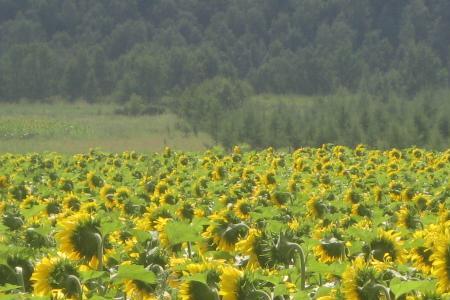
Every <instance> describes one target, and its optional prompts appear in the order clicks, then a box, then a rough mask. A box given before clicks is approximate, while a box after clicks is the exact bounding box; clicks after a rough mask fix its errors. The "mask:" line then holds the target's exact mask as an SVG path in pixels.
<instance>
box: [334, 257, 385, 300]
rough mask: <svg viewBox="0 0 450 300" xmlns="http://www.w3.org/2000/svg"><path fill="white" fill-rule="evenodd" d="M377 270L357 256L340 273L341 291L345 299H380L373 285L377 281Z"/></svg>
mask: <svg viewBox="0 0 450 300" xmlns="http://www.w3.org/2000/svg"><path fill="white" fill-rule="evenodd" d="M376 278H377V271H376V269H375V268H374V267H373V266H371V265H370V264H368V263H366V262H365V261H364V258H362V257H357V258H356V259H355V260H354V261H353V263H352V264H351V265H349V266H348V267H347V269H346V270H345V272H344V273H343V274H342V292H343V294H344V296H345V299H352V300H366V299H380V298H379V297H377V295H378V294H379V292H378V291H374V289H373V285H374V284H375V283H376V282H377V279H376Z"/></svg>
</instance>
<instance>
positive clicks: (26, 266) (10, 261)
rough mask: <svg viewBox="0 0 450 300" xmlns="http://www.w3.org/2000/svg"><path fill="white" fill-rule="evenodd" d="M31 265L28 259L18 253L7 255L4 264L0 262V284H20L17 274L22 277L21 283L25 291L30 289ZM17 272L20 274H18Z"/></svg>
mask: <svg viewBox="0 0 450 300" xmlns="http://www.w3.org/2000/svg"><path fill="white" fill-rule="evenodd" d="M33 270H34V268H33V265H32V264H31V263H30V261H29V260H28V259H26V258H25V257H23V256H21V255H19V254H13V255H9V256H8V257H7V259H6V261H5V263H4V264H0V285H1V286H3V285H5V284H14V285H21V284H22V283H21V282H20V279H19V276H20V277H21V278H22V279H23V285H24V287H25V290H26V291H27V292H30V291H31V282H30V277H31V274H32V273H33ZM18 272H20V275H19V276H18V274H19V273H18Z"/></svg>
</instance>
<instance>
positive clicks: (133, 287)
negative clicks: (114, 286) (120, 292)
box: [124, 280, 158, 300]
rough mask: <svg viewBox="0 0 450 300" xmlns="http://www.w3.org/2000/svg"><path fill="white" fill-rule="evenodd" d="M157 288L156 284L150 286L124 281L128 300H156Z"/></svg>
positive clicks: (137, 281)
mask: <svg viewBox="0 0 450 300" xmlns="http://www.w3.org/2000/svg"><path fill="white" fill-rule="evenodd" d="M157 286H158V285H157V284H150V283H146V282H144V281H141V280H126V281H125V286H124V290H125V292H126V294H127V295H128V296H129V297H130V299H140V300H157V299H158V297H157V295H156V288H157Z"/></svg>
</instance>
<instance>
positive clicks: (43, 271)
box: [31, 255, 82, 299]
mask: <svg viewBox="0 0 450 300" xmlns="http://www.w3.org/2000/svg"><path fill="white" fill-rule="evenodd" d="M78 277H79V273H78V271H77V269H76V267H75V266H74V265H73V264H72V263H71V262H70V261H69V260H68V259H67V258H66V257H65V256H62V255H59V256H55V257H50V258H48V257H45V258H43V259H42V260H41V261H40V262H39V263H38V264H37V266H36V269H35V271H34V273H33V275H32V276H31V280H32V281H33V282H34V283H33V287H34V293H35V294H36V295H38V296H49V295H55V294H56V295H59V296H64V299H78V297H79V296H80V295H79V294H80V293H81V292H82V291H81V284H80V281H79V280H78Z"/></svg>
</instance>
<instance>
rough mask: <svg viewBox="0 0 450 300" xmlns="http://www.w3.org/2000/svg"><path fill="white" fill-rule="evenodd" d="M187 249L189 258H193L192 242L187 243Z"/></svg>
mask: <svg viewBox="0 0 450 300" xmlns="http://www.w3.org/2000/svg"><path fill="white" fill-rule="evenodd" d="M187 248H188V256H189V258H192V245H191V242H187Z"/></svg>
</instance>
